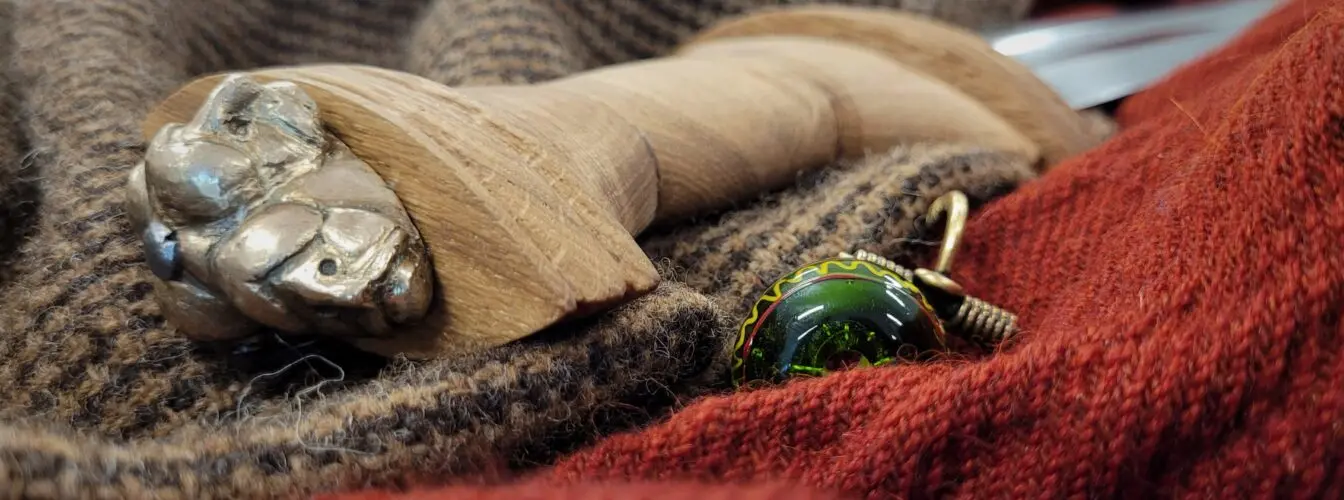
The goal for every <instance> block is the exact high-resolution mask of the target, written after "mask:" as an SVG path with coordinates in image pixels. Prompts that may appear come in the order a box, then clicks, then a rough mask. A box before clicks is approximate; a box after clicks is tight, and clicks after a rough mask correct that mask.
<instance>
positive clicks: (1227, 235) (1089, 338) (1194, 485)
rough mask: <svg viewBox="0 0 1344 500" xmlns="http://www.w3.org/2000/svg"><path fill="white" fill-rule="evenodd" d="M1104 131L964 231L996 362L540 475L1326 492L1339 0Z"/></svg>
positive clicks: (1005, 489) (713, 404)
mask: <svg viewBox="0 0 1344 500" xmlns="http://www.w3.org/2000/svg"><path fill="white" fill-rule="evenodd" d="M1120 115H1121V118H1122V121H1123V123H1124V124H1125V125H1126V126H1127V129H1126V130H1125V131H1124V132H1123V133H1122V134H1121V135H1119V136H1118V137H1116V138H1114V139H1112V140H1111V141H1109V142H1108V143H1106V144H1105V145H1103V146H1101V147H1100V148H1098V149H1096V150H1094V151H1092V152H1090V153H1088V154H1086V155H1083V156H1082V157H1079V158H1076V159H1074V160H1072V161H1069V162H1066V163H1065V164H1063V165H1061V166H1059V167H1057V168H1056V169H1054V170H1052V171H1051V172H1050V173H1049V174H1047V175H1045V176H1044V177H1043V178H1042V179H1040V180H1039V181H1036V182H1034V183H1031V184H1029V185H1027V186H1025V187H1023V188H1022V189H1020V190H1019V191H1017V192H1015V193H1013V194H1012V195H1010V196H1008V197H1005V198H1003V199H1001V200H1000V201H998V202H995V203H993V204H991V205H990V206H988V207H986V208H985V209H984V210H983V211H982V212H981V213H979V214H977V216H976V218H975V220H974V221H973V223H972V224H971V226H970V227H969V228H968V233H967V235H966V240H965V241H966V245H967V246H966V247H965V248H964V250H963V251H962V252H961V253H960V255H961V256H962V257H961V260H960V261H959V262H958V264H957V269H956V270H955V271H954V274H955V276H954V277H955V278H956V279H958V280H959V281H961V282H962V283H963V284H964V285H966V286H967V287H968V288H969V289H970V290H971V291H972V292H973V293H976V294H978V295H982V296H984V297H985V298H987V299H990V300H992V301H995V302H998V303H1000V304H1003V305H1005V306H1008V307H1009V308H1011V309H1013V310H1016V311H1019V312H1020V313H1022V314H1021V315H1022V320H1023V322H1024V325H1023V326H1024V327H1025V333H1024V334H1023V335H1022V337H1021V338H1020V341H1019V342H1018V343H1016V344H1015V345H1013V346H1011V347H1010V348H1008V349H1007V350H1006V351H1005V352H1001V353H998V354H997V355H995V356H992V357H989V358H986V359H984V360H979V361H971V362H966V361H963V362H955V363H954V362H948V363H943V364H933V365H919V366H899V367H892V368H884V369H870V370H859V371H854V372H848V373H844V374H841V375H837V376H831V377H826V378H822V379H814V380H806V381H800V382H796V383H792V384H788V385H787V386H784V387H780V388H775V389H769V390H758V391H755V392H749V393H741V394H736V395H731V396H721V397H713V398H708V399H704V400H702V401H699V402H698V403H695V404H693V405H692V406H690V407H688V408H686V409H684V410H682V411H681V412H679V413H677V414H676V415H674V416H673V417H671V418H670V420H669V421H667V422H664V423H662V424H660V425H657V426H654V427H652V428H649V429H646V430H644V431H643V432H640V433H632V434H627V435H619V436H615V437H611V438H609V439H607V440H605V441H603V442H601V443H599V444H598V445H597V446H595V447H593V448H591V449H588V450H586V451H583V452H580V453H578V454H577V455H574V456H571V457H569V458H568V459H566V460H563V461H562V462H561V463H560V464H558V465H557V466H556V467H555V468H553V469H552V470H550V471H547V473H546V474H548V475H547V476H546V477H543V478H539V479H538V481H544V482H563V483H580V484H585V483H586V484H595V483H601V482H603V481H626V480H669V481H671V480H675V481H688V480H689V481H727V482H740V481H754V480H768V479H787V480H790V481H799V482H801V483H802V484H806V485H809V486H813V487H816V488H820V489H824V490H829V491H839V492H845V493H849V494H854V495H858V496H867V497H869V498H881V497H891V496H896V497H910V498H924V497H934V496H944V495H951V496H958V497H976V498H999V497H1026V498H1060V497H1069V498H1103V497H1104V498H1110V497H1126V498H1146V497H1151V496H1154V495H1162V496H1175V497H1185V498H1233V497H1236V498H1241V497H1257V498H1264V497H1303V498H1305V497H1325V498H1344V461H1341V458H1344V420H1341V416H1342V415H1344V357H1341V354H1342V353H1344V343H1342V342H1341V341H1342V340H1344V339H1342V338H1341V335H1342V334H1344V327H1341V324H1340V321H1339V316H1340V308H1341V305H1344V264H1342V263H1341V253H1342V252H1341V251H1342V250H1344V248H1341V247H1344V196H1342V195H1341V189H1342V188H1344V2H1341V1H1332V2H1327V1H1322V0H1297V1H1295V2H1293V3H1291V4H1289V5H1287V6H1285V7H1284V8H1282V9H1280V10H1279V11H1277V12H1276V13H1275V14H1274V15H1273V16H1272V17H1271V18H1270V19H1267V20H1266V21H1264V22H1262V23H1260V24H1259V25H1258V27H1257V28H1255V29H1254V30H1253V32H1251V33H1248V34H1247V35H1246V36H1244V37H1242V38H1240V39H1239V40H1238V41H1236V42H1234V43H1232V44H1230V45H1229V46H1227V47H1226V48H1224V49H1223V50H1220V51H1219V52H1218V53H1216V54H1213V55H1211V56H1210V57H1208V58H1206V59H1204V60H1202V61H1201V62H1199V63H1196V64H1194V65H1191V66H1189V67H1187V68H1184V69H1183V70H1181V71H1180V72H1179V73H1178V74H1176V75H1173V76H1172V77H1171V78H1169V79H1168V80H1167V81H1166V82H1165V83H1164V84H1162V85H1160V86H1159V87H1157V88H1155V89H1153V90H1151V91H1149V92H1147V93H1145V94H1144V95H1141V96H1137V97H1135V98H1134V99H1132V100H1131V101H1130V102H1128V103H1127V104H1126V105H1125V106H1124V108H1123V109H1122V111H1121V113H1120ZM464 491H475V492H476V493H479V494H482V495H487V496H489V497H491V498H513V493H512V490H509V489H501V490H489V489H485V490H453V494H454V495H456V494H461V493H463V492H464ZM595 491H604V490H595V489H578V490H567V489H558V490H555V491H554V493H555V494H554V495H550V497H551V498H565V497H569V498H579V497H590V496H588V494H589V493H592V492H595ZM605 491H608V492H611V491H616V490H605ZM687 491H689V490H687ZM697 491H698V490H697ZM662 493H664V494H665V496H659V497H658V498H686V496H685V494H684V491H683V490H678V489H677V488H674V487H672V486H670V485H669V486H668V487H667V488H666V489H664V490H662ZM454 497H455V498H456V496H454ZM425 498H428V497H425ZM650 498H652V497H650Z"/></svg>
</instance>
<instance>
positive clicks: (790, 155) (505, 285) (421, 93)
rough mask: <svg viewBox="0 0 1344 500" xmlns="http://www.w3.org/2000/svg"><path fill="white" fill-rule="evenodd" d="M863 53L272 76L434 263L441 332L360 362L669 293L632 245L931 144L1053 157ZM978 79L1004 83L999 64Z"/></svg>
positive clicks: (168, 107)
mask: <svg viewBox="0 0 1344 500" xmlns="http://www.w3.org/2000/svg"><path fill="white" fill-rule="evenodd" d="M881 17H892V18H896V20H894V21H891V23H893V24H892V25H901V26H904V25H905V24H910V23H916V24H917V23H918V22H919V21H914V20H910V19H907V18H905V17H901V16H899V15H897V14H892V13H886V14H883V15H882V16H881ZM858 24H859V25H861V26H867V24H864V23H863V22H858ZM730 26H731V23H730ZM752 26H754V25H752ZM782 26H784V29H783V30H782V31H790V30H792V29H793V28H791V27H790V26H792V25H790V24H789V23H787V22H786V23H782ZM938 29H941V28H940V27H937V26H935V27H934V28H929V31H930V32H932V33H939V32H938V31H937V30H938ZM835 38H840V39H843V38H844V37H835ZM853 41H859V42H863V41H867V42H872V44H873V45H877V46H878V48H883V47H885V45H883V44H884V43H885V41H884V39H882V38H880V37H869V38H859V39H853V40H850V41H848V42H847V41H836V40H829V39H826V38H825V37H820V36H771V35H765V34H761V35H758V36H751V37H737V36H734V37H723V38H722V39H712V40H704V41H699V42H696V43H693V44H691V45H689V46H688V47H686V48H684V49H683V50H681V51H680V52H679V53H677V54H676V55H673V56H669V57H665V58H661V59H654V60H649V61H642V62H633V63H628V64H623V65H618V66H612V67H607V68H603V69H599V70H594V71H589V72H585V73H580V74H577V75H573V76H570V77H567V78H562V79H559V80H554V81H550V82H547V83H542V84H536V85H528V86H481V87H468V88H461V89H451V88H448V87H445V86H442V85H438V84H436V83H434V82H432V81H429V80H426V79H423V78H420V77H418V76H414V75H411V74H407V73H401V72H396V71H392V70H386V69H379V68H373V67H367V66H353V65H319V66H303V67H283V68H273V69H265V70H259V71H256V72H254V73H253V75H254V76H255V77H257V78H259V79H261V80H275V79H283V80H289V81H293V82H295V83H297V84H299V85H300V86H302V87H303V88H304V89H306V90H307V91H308V92H309V93H310V94H311V95H312V96H313V98H314V99H315V100H316V101H317V102H318V104H319V107H320V109H321V113H322V119H323V120H324V121H325V122H326V123H327V124H328V125H329V126H330V128H331V130H332V131H333V133H335V134H336V135H337V136H338V137H339V138H341V139H342V140H344V141H345V142H346V143H347V144H348V145H349V146H350V148H351V149H352V151H354V153H355V154H356V155H358V156H359V157H361V158H364V159H365V160H367V161H369V163H370V164H371V165H372V166H373V168H374V169H375V170H377V171H378V172H379V173H380V174H381V175H382V176H383V177H384V179H385V180H387V181H388V183H389V184H390V185H391V186H392V187H393V189H394V190H395V191H396V192H397V194H398V196H400V197H401V199H402V200H403V201H404V202H405V204H406V208H407V210H408V211H409V212H410V214H411V216H412V218H413V219H414V222H415V224H416V226H417V227H418V228H419V230H420V232H421V234H422V236H423V237H424V239H425V241H426V243H427V244H428V246H429V247H430V249H431V254H432V258H433V265H434V267H435V272H436V275H437V278H438V285H437V286H438V291H437V294H438V295H437V296H438V297H439V300H438V303H439V306H438V307H435V308H434V309H433V311H434V312H433V316H432V317H431V318H430V319H429V321H427V322H426V323H424V324H423V325H421V326H420V327H417V328H414V329H412V330H413V331H411V332H408V334H407V335H405V336H403V337H398V338H395V339H392V340H358V341H356V342H357V344H358V345H359V346H360V347H362V348H365V349H368V350H372V351H375V352H379V353H384V354H393V353H400V354H406V355H408V356H411V357H437V356H444V355H451V354H454V353H460V352H465V351H473V350H478V349H481V348H484V347H489V346H493V345H498V344H501V343H504V342H508V341H511V340H514V339H517V338H520V337H523V336H526V335H530V334H532V333H534V332H536V331H538V330H541V329H543V328H545V327H548V326H550V325H552V324H554V323H556V322H558V321H561V320H563V319H565V318H570V317H575V316H583V315H587V314H590V313H593V312H596V311H601V310H604V309H606V308H608V307H610V306H612V305H614V304H618V303H621V302H623V301H625V300H628V299H630V298H632V297H635V296H638V295H641V294H644V293H647V292H648V291H649V290H651V289H652V288H653V287H655V286H656V285H657V282H658V276H657V273H656V272H655V270H654V267H653V264H652V263H651V262H650V261H649V259H648V258H647V257H646V256H645V255H644V253H643V252H642V251H641V250H640V248H639V247H638V246H637V245H636V244H635V242H634V239H633V237H632V235H636V234H638V233H640V232H641V231H643V230H644V229H645V228H646V227H648V226H649V225H650V224H651V223H654V222H657V221H675V220H678V219H682V218H685V217H688V216H693V215H697V214H703V213H705V212H707V211H712V210H720V209H724V208H729V207H732V206H733V205H734V204H736V203H739V202H743V201H747V200H750V199H752V198H754V197H756V196H759V195H760V194H762V193H764V192H767V191H770V190H774V189H778V188H781V187H784V186H786V185H788V184H790V183H792V182H793V181H794V179H796V178H797V176H798V175H799V174H801V173H803V172H805V171H808V170H811V169H816V168H821V167H824V166H826V165H828V164H831V163H833V162H834V161H836V160H840V159H846V158H855V157H860V156H863V155H866V154H869V153H873V152H881V151H885V150H887V149H890V148H891V147H893V146H898V145H902V144H913V143H924V142H937V143H966V144H977V145H980V146H983V147H986V148H989V149H993V150H999V151H1004V152H1009V153H1014V154H1018V155H1022V156H1023V157H1026V158H1029V159H1032V160H1033V161H1036V160H1039V158H1040V154H1041V151H1042V148H1043V147H1044V146H1041V145H1039V143H1038V142H1035V141H1033V140H1032V139H1031V138H1030V137H1029V136H1028V135H1026V134H1025V133H1023V132H1021V131H1020V127H1017V126H1015V125H1016V124H1014V122H1012V121H1011V120H1008V119H1005V118H1004V117H1003V115H1002V114H1001V113H998V112H996V109H995V108H994V107H993V106H991V105H989V104H986V103H985V102H983V101H979V100H977V99H976V98H975V97H973V96H972V95H971V94H969V93H966V92H963V90H964V89H961V87H960V86H959V85H958V84H959V83H964V82H959V81H956V80H953V81H947V80H942V79H939V78H938V77H937V76H936V75H934V74H931V73H927V72H924V71H921V70H920V69H918V68H917V67H912V66H910V65H907V64H905V63H903V62H901V60H900V59H899V58H895V57H891V54H890V53H889V52H884V51H880V50H873V49H870V48H867V47H865V46H863V45H861V44H857V43H852V42H853ZM874 41H875V42H874ZM944 43H945V44H951V45H956V44H958V43H961V42H960V40H959V39H958V38H956V37H955V36H951V37H949V38H948V40H945V41H944ZM929 50H932V49H929ZM917 60H918V59H917ZM970 63H971V64H977V65H983V66H990V69H986V71H987V72H991V73H992V71H991V70H993V68H995V67H997V66H995V65H997V64H999V63H998V62H994V61H990V62H986V61H983V60H970ZM219 79H220V76H218V75H216V76H210V77H205V78H202V79H200V80H197V81H195V82H193V83H191V84H189V85H187V86H186V87H184V88H183V89H182V90H180V91H179V92H177V93H176V94H174V95H173V96H171V97H170V98H168V99H167V100H166V101H164V102H163V103H162V104H161V105H160V106H159V107H158V108H157V109H156V110H154V111H153V112H152V113H151V115H150V117H149V119H148V120H147V121H146V122H145V124H144V132H145V133H146V134H147V135H148V134H152V133H153V132H154V131H156V130H158V128H159V127H161V126H163V125H164V124H165V123H168V122H175V121H184V120H186V119H188V118H189V117H190V116H191V114H192V113H194V112H195V110H196V108H197V107H198V106H199V105H200V103H201V101H202V100H203V99H204V98H205V96H206V95H207V94H208V93H209V92H210V90H211V89H212V88H213V87H214V86H215V85H216V84H217V83H218V81H219ZM963 80H964V79H963ZM1006 83H1007V84H1008V85H1009V86H1011V85H1015V84H1020V82H1016V81H1012V80H1010V81H1007V82H1006ZM1004 95H1007V94H1004ZM1001 107H1002V106H1001ZM1066 110H1067V108H1066Z"/></svg>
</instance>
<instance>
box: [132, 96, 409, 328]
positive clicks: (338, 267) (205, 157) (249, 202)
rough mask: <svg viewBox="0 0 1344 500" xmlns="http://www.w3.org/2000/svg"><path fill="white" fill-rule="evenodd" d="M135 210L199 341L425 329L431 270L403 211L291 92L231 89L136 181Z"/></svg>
mask: <svg viewBox="0 0 1344 500" xmlns="http://www.w3.org/2000/svg"><path fill="white" fill-rule="evenodd" d="M127 212H128V213H129V215H130V219H131V223H132V225H133V227H134V230H135V231H136V232H137V234H139V235H140V236H141V237H142V238H143V241H144V249H145V260H146V261H148V264H149V268H150V269H151V270H153V272H154V275H155V276H156V277H157V278H158V282H157V283H156V286H155V292H156V297H157V299H158V302H159V304H160V306H161V308H162V310H163V314H164V316H165V318H166V319H167V320H168V321H169V323H170V324H172V325H173V326H176V327H177V329H178V330H179V331H181V332H183V333H184V334H185V335H187V336H188V337H191V338H194V339H198V340H221V339H232V338H239V337H244V336H247V335H250V334H252V333H253V332H255V331H256V330H257V329H258V328H259V327H262V326H266V327H271V328H275V329H278V330H281V331H284V332H289V333H302V334H322V335H337V336H346V337H368V336H386V335H389V334H390V333H391V332H392V331H393V330H395V329H396V328H397V327H398V326H404V325H409V324H413V323H416V322H418V321H419V320H421V319H423V317H424V316H425V315H426V313H427V312H428V310H429V307H430V301H431V298H432V296H433V293H434V287H433V273H432V272H431V263H430V260H429V256H428V254H427V253H426V249H425V244H424V242H423V241H422V240H421V238H420V233H419V231H418V230H416V228H415V226H414V224H413V223H412V221H411V219H410V216H409V215H408V214H407V213H406V209H405V207H404V206H403V205H402V203H401V200H400V199H398V198H397V195H396V193H394V192H393V191H392V190H391V189H390V188H389V187H388V186H387V184H386V183H385V182H384V181H383V179H382V178H381V177H379V175H378V173H377V172H374V170H373V168H371V167H370V166H369V165H368V164H367V163H365V162H364V161H362V160H360V159H359V158H358V157H356V156H355V155H354V154H352V153H351V152H350V149H349V148H348V147H347V146H346V145H345V144H344V143H342V142H341V141H340V140H339V139H337V138H336V137H335V136H333V135H332V134H331V133H330V132H328V131H327V130H326V129H325V127H323V125H322V123H321V120H320V119H319V117H318V109H317V104H316V103H315V102H314V101H313V99H312V98H311V97H309V96H308V94H307V93H305V92H304V91H303V90H302V89H301V88H299V87H298V86H297V85H295V84H293V83H289V82H272V83H267V84H264V85H263V84H261V83H258V82H256V81H255V80H252V79H250V78H248V77H246V76H242V75H234V76H230V77H229V78H227V79H225V80H224V81H223V82H222V83H221V84H220V85H219V87H217V88H216V89H215V90H214V91H213V92H212V93H211V94H210V96H209V97H208V98H207V99H206V101H205V102H204V104H203V105H202V107H201V109H200V110H199V111H198V112H197V114H196V116H195V117H194V118H193V119H192V120H191V122H189V123H185V124H177V123H174V124H169V125H167V126H165V127H163V128H162V129H161V130H159V131H158V133H157V134H156V135H155V136H154V138H153V140H151V141H150V143H149V145H148V148H147V150H146V153H145V160H144V162H143V163H141V164H140V165H137V166H136V168H135V169H134V170H133V171H132V172H131V176H130V180H129V186H128V195H127Z"/></svg>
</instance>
